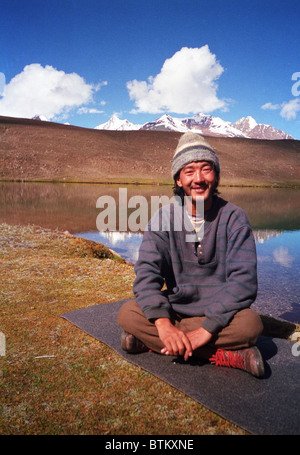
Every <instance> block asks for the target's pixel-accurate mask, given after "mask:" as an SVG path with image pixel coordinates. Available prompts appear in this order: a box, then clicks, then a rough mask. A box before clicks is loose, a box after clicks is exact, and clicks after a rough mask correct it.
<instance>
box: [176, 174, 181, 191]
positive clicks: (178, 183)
mask: <svg viewBox="0 0 300 455" xmlns="http://www.w3.org/2000/svg"><path fill="white" fill-rule="evenodd" d="M176 185H177V186H179V187H180V188H182V183H181V180H180V176H178V177H177V178H176Z"/></svg>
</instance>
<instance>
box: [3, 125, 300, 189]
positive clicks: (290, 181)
mask: <svg viewBox="0 0 300 455" xmlns="http://www.w3.org/2000/svg"><path fill="white" fill-rule="evenodd" d="M179 137H180V133H173V132H163V131H100V130H93V129H87V128H79V127H74V126H67V125H61V124H57V123H52V122H41V121H38V120H26V119H16V118H9V117H0V179H2V180H50V181H52V180H60V181H81V182H88V181H89V182H122V183H126V182H140V183H147V182H148V183H150V182H153V183H171V179H170V162H171V159H172V156H173V153H174V150H175V147H176V144H177V141H178V138H179ZM207 140H208V141H209V143H210V144H211V145H212V146H213V147H214V148H215V149H216V151H217V153H218V156H219V159H220V163H221V183H223V184H227V185H228V184H231V185H297V186H299V185H300V141H295V140H280V141H277V140H276V141H268V140H256V139H240V138H220V137H207Z"/></svg>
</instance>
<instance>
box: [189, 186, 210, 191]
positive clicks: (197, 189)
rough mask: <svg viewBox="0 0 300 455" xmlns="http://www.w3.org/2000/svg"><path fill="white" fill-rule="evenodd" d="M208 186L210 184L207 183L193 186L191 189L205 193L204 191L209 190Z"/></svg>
mask: <svg viewBox="0 0 300 455" xmlns="http://www.w3.org/2000/svg"><path fill="white" fill-rule="evenodd" d="M207 188H208V186H207V185H205V186H197V187H192V188H191V190H193V191H196V192H199V193H203V192H204V191H206V190H207Z"/></svg>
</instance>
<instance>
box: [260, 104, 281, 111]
mask: <svg viewBox="0 0 300 455" xmlns="http://www.w3.org/2000/svg"><path fill="white" fill-rule="evenodd" d="M280 107H281V106H280V104H273V103H265V104H264V105H263V106H262V107H261V108H262V109H270V110H271V111H276V110H277V109H280Z"/></svg>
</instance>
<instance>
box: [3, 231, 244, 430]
mask: <svg viewBox="0 0 300 455" xmlns="http://www.w3.org/2000/svg"><path fill="white" fill-rule="evenodd" d="M0 264H1V265H0V267H1V270H0V273H1V280H2V286H1V289H0V308H1V326H0V331H2V332H3V333H4V334H5V337H6V355H5V356H2V357H0V382H1V398H0V434H15V435H19V434H27V435H29V434H49V435H50V434H63V435H71V434H112V435H113V434H120V435H121V434H132V435H133V434H152V435H153V434H160V435H163V434H168V435H179V434H182V435H184V434H185V435H196V434H244V433H245V432H244V431H243V430H241V429H239V428H237V427H236V426H234V425H232V424H230V423H228V422H227V421H226V420H224V419H222V418H220V417H218V416H217V415H215V414H214V413H212V412H210V411H208V410H207V409H206V408H204V407H203V406H201V405H199V404H198V403H196V402H195V401H194V400H192V399H190V398H188V397H187V396H186V395H185V394H183V393H181V392H179V391H178V390H175V389H174V388H172V387H170V386H169V385H168V384H165V383H164V382H162V381H160V380H158V379H157V378H155V377H154V376H152V375H150V374H148V373H146V372H145V371H143V370H141V369H140V368H138V367H136V366H134V365H131V364H130V363H128V362H126V361H125V360H124V359H122V358H121V357H120V356H119V355H117V354H116V353H115V352H114V351H113V350H112V349H110V348H108V347H107V346H105V345H103V344H102V343H100V342H99V341H97V340H95V339H93V338H92V337H90V336H88V335H86V334H85V333H84V332H82V331H81V330H79V329H77V328H76V327H74V326H73V325H72V324H70V323H68V322H67V321H65V320H64V319H62V318H61V317H60V315H61V314H63V313H65V312H67V311H71V310H75V309H78V308H83V307H86V306H90V305H95V304H99V303H105V302H110V301H115V300H121V299H124V298H130V297H132V283H133V279H134V271H133V268H132V266H130V265H129V264H127V263H126V262H125V261H121V260H120V259H119V258H115V257H114V255H113V254H112V253H111V251H110V250H108V249H107V248H106V247H104V246H102V245H98V244H95V242H89V241H85V240H83V239H77V238H76V237H73V236H70V235H66V234H64V233H61V232H53V231H49V230H45V229H41V228H37V227H33V226H9V225H6V224H3V225H0Z"/></svg>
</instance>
